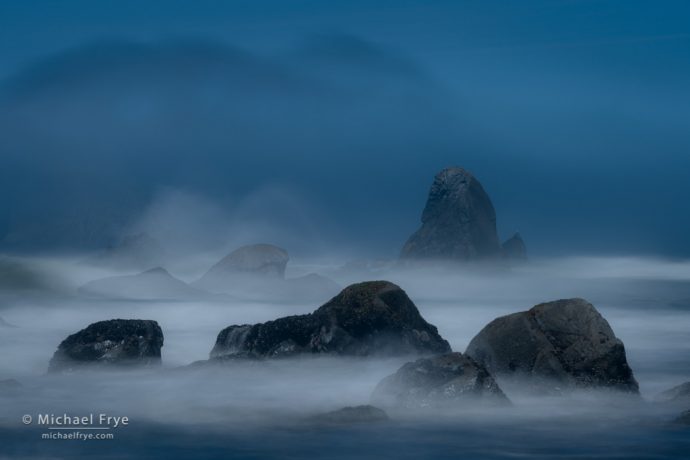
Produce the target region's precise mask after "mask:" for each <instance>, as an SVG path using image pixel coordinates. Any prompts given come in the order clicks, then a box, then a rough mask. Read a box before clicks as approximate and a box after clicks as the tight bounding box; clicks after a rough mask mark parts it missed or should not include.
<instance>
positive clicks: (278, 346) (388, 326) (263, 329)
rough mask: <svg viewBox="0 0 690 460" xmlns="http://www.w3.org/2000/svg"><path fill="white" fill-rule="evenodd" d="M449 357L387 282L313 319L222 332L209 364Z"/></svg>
mask: <svg viewBox="0 0 690 460" xmlns="http://www.w3.org/2000/svg"><path fill="white" fill-rule="evenodd" d="M448 351H450V346H449V345H448V342H446V341H445V340H444V339H443V338H442V337H441V336H440V335H439V334H438V331H437V329H436V327H434V326H432V325H431V324H429V323H427V322H426V321H425V320H424V318H422V316H421V315H420V314H419V310H417V307H416V306H415V305H414V303H412V301H411V300H410V299H409V297H407V294H406V293H405V291H403V290H402V289H400V288H399V287H398V286H396V285H395V284H393V283H390V282H388V281H369V282H365V283H359V284H353V285H351V286H348V287H347V288H345V289H344V290H343V291H342V292H340V294H338V295H337V296H335V297H334V298H333V299H331V300H330V301H329V302H327V303H326V304H325V305H323V306H322V307H320V308H319V309H317V310H316V311H315V312H313V313H311V314H307V315H296V316H288V317H285V318H280V319H277V320H275V321H269V322H266V323H262V324H255V325H242V326H230V327H228V328H225V329H223V330H222V331H221V332H220V334H218V339H217V340H216V345H215V346H214V347H213V350H212V351H211V358H223V357H228V356H248V357H260V358H273V357H284V356H292V355H299V354H305V353H306V354H312V353H326V354H335V355H349V356H370V355H391V356H396V355H406V354H431V353H445V352H448Z"/></svg>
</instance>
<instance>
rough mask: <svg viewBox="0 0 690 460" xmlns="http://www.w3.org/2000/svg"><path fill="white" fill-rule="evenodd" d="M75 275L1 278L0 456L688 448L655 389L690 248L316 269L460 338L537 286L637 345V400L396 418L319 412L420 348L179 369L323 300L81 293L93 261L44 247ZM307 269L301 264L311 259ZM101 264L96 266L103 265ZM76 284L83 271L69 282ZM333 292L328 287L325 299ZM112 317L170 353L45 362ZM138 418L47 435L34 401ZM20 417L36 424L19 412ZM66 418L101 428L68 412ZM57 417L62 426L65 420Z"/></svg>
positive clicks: (52, 265) (674, 326)
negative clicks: (375, 291)
mask: <svg viewBox="0 0 690 460" xmlns="http://www.w3.org/2000/svg"><path fill="white" fill-rule="evenodd" d="M43 263H44V266H45V267H46V269H47V271H48V272H51V271H52V272H58V273H60V274H61V276H62V279H63V280H65V279H66V280H67V282H66V284H65V285H66V286H67V288H64V289H62V290H59V291H57V292H51V293H48V294H46V293H45V292H42V293H37V292H36V293H34V292H25V293H23V294H21V295H17V294H16V293H10V292H5V293H3V296H2V302H3V304H2V307H0V317H2V318H3V319H4V320H5V321H6V322H7V323H10V324H11V325H13V326H16V327H3V328H1V329H0V349H1V350H2V354H0V379H7V378H14V379H16V380H18V381H19V382H21V384H22V386H21V387H20V388H16V389H2V390H0V458H13V459H14V458H18V459H19V458H31V459H39V458H40V459H44V458H51V459H52V458H65V459H70V458H117V459H120V458H125V459H139V458H161V459H172V458H180V459H186V458H252V459H264V458H281V459H282V458H295V459H302V458H319V459H320V458H337V459H341V458H342V459H350V458H396V459H397V458H415V459H417V458H430V459H432V458H433V459H439V458H440V459H444V458H468V459H475V458H487V459H494V458H496V459H498V458H506V459H508V458H510V459H513V458H549V459H551V458H564V459H581V458H620V459H628V458H649V459H663V458H690V428H689V427H687V426H685V427H684V426H681V425H676V424H674V423H672V421H673V419H674V418H676V417H677V416H678V415H679V414H680V413H681V412H682V411H684V410H687V409H690V407H676V406H674V405H671V406H669V405H663V404H659V403H657V402H655V401H654V396H655V395H656V394H658V393H659V392H660V391H663V390H665V389H668V388H670V387H672V386H675V385H677V384H680V383H682V382H685V381H690V263H687V262H682V261H668V260H656V259H645V258H568V259H551V260H537V261H531V262H530V263H528V264H525V265H522V266H518V267H512V268H510V269H493V268H487V267H483V268H481V267H480V268H477V267H475V268H473V269H462V270H461V269H453V270H448V269H443V270H442V269H435V270H431V269H426V270H419V269H415V270H412V269H408V270H400V269H388V270H384V271H382V272H378V273H363V272H359V273H357V272H347V273H345V272H342V271H338V270H334V269H333V267H334V266H337V264H331V265H319V266H314V265H309V269H310V270H311V269H317V270H318V271H320V272H322V273H324V274H327V275H329V276H331V277H333V278H334V279H335V280H336V281H337V282H339V283H340V284H341V285H343V286H344V285H346V284H348V283H351V282H356V281H361V280H365V279H380V278H385V279H389V280H391V281H393V282H396V283H397V284H399V285H400V286H401V287H403V289H405V290H406V292H407V293H408V295H409V296H410V297H411V298H412V300H413V301H414V302H415V304H416V305H417V306H418V308H419V309H420V312H421V313H422V315H423V316H424V317H425V318H426V319H427V321H429V322H431V323H432V324H435V325H436V326H437V327H438V329H439V332H440V333H441V335H443V336H444V337H445V338H446V339H447V340H448V341H449V342H450V343H451V346H452V347H453V349H454V350H456V351H464V349H465V347H466V346H467V344H468V343H469V341H470V340H471V339H472V337H473V336H474V335H475V334H476V333H477V332H478V331H479V330H480V329H481V328H482V327H483V326H484V325H485V324H486V323H488V322H489V321H491V320H492V319H494V318H495V317H497V316H500V315H504V314H507V313H512V312H515V311H521V310H525V309H528V308H530V307H531V306H533V305H534V304H537V303H539V302H544V301H549V300H555V299H559V298H566V297H575V296H577V297H583V298H586V299H587V300H589V301H590V302H592V303H593V304H594V305H595V306H596V307H597V308H598V310H599V311H600V312H601V313H602V315H604V317H605V318H607V320H608V321H609V323H610V324H611V326H612V328H613V329H614V331H615V333H616V335H617V336H618V337H619V338H621V339H622V340H623V342H624V343H625V346H626V351H627V355H628V361H629V363H630V365H631V367H632V368H633V370H634V373H635V376H636V378H637V380H638V382H639V383H640V392H641V395H642V397H641V398H628V397H621V396H620V395H615V394H611V393H608V392H594V391H589V392H579V393H575V394H572V395H568V396H564V397H535V396H525V395H521V394H510V393H509V394H508V396H509V397H510V398H511V400H512V402H513V404H512V406H510V407H474V408H448V410H446V411H444V412H443V413H439V412H433V411H427V412H417V413H395V412H390V413H389V415H390V416H391V419H390V420H389V421H386V422H378V423H367V424H360V425H343V426H333V425H322V424H315V423H312V422H310V420H309V418H310V417H311V416H313V415H315V414H319V413H322V412H326V411H330V410H335V409H338V408H341V407H343V406H352V405H360V404H367V403H369V397H370V395H371V392H372V390H373V389H374V387H375V386H376V384H377V383H378V382H379V381H380V380H381V379H382V378H383V377H385V376H386V375H389V374H391V373H392V372H394V371H395V370H396V369H397V368H398V367H400V365H402V364H403V363H404V362H406V361H408V359H400V358H396V359H348V358H342V359H338V358H323V357H322V358H309V359H294V360H281V361H273V362H255V363H231V364H228V365H226V366H222V367H205V366H197V367H194V368H192V369H189V368H182V369H180V368H179V366H185V365H187V364H189V363H191V362H194V361H198V360H203V359H206V358H207V356H208V352H209V351H210V349H211V347H212V346H213V343H214V341H215V337H216V335H217V334H218V332H219V331H220V330H221V329H222V328H224V327H226V326H228V325H230V324H242V323H252V322H258V321H265V320H269V319H274V318H276V317H279V316H284V315H289V314H297V313H306V312H310V311H312V310H314V309H315V308H316V307H318V306H319V304H320V303H322V302H316V303H306V302H298V301H294V300H291V299H286V300H285V301H284V302H276V301H275V300H270V301H268V300H267V301H257V300H255V299H253V300H252V299H247V300H243V299H242V297H241V296H240V297H237V298H234V299H216V300H212V301H210V300H208V299H206V300H200V301H184V302H173V301H163V300H161V301H146V302H139V301H117V300H108V299H101V300H94V299H84V298H81V297H79V296H77V295H76V294H75V292H74V290H73V288H74V287H76V285H78V284H79V283H81V282H84V281H85V280H87V279H89V277H90V276H91V277H93V276H95V275H93V274H90V273H89V272H88V270H85V269H84V268H83V267H81V268H74V267H75V265H74V264H73V261H71V260H50V261H43ZM305 267H306V264H305ZM99 276H101V274H99ZM70 283H71V284H70ZM326 300H327V299H324V302H325V301H326ZM111 318H141V319H155V320H157V321H158V322H159V323H160V325H161V327H162V329H163V332H164V334H165V344H164V347H163V365H162V366H161V368H160V369H152V370H140V371H130V372H85V373H78V374H70V375H46V374H45V371H46V368H47V364H48V361H49V359H50V357H51V356H52V353H53V352H54V351H55V348H56V347H57V345H58V344H59V343H60V341H61V340H62V339H64V338H65V337H66V336H67V335H69V334H71V333H73V332H76V331H78V330H79V329H82V328H83V327H85V326H87V325H88V324H89V323H92V322H94V321H98V320H104V319H111ZM101 413H103V414H108V415H111V416H117V417H128V419H129V423H128V424H127V425H126V426H119V427H117V428H110V429H109V430H103V431H104V432H107V433H110V434H112V436H113V439H100V440H96V439H91V440H76V439H42V435H43V434H44V433H46V432H48V430H47V428H46V427H45V426H38V425H37V424H36V421H37V417H38V415H39V414H55V415H61V414H68V415H71V416H85V415H89V414H94V415H95V416H96V417H98V414H101ZM25 415H31V416H32V419H33V420H32V423H31V424H29V425H26V424H24V423H23V422H22V417H23V416H25ZM68 428H69V429H68V430H60V431H62V432H64V433H70V432H72V431H75V432H76V431H79V432H81V433H84V432H89V431H88V430H82V429H81V428H80V427H74V429H73V430H72V428H71V427H68ZM55 431H57V430H55Z"/></svg>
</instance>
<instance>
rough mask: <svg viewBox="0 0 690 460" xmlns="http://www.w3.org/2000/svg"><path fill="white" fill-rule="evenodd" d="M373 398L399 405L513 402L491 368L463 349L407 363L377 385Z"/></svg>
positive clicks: (450, 406)
mask: <svg viewBox="0 0 690 460" xmlns="http://www.w3.org/2000/svg"><path fill="white" fill-rule="evenodd" d="M371 400H372V402H373V403H374V404H376V405H380V406H382V407H391V408H398V409H419V408H452V407H461V406H464V405H473V404H483V403H490V404H508V403H509V400H508V398H507V397H506V396H505V394H503V391H501V389H500V388H499V386H498V384H497V383H496V381H495V380H494V379H493V377H492V376H491V375H490V374H489V372H488V371H487V370H486V369H485V368H484V367H482V366H481V365H480V364H477V363H476V362H475V361H474V360H473V359H472V358H470V357H469V356H466V355H463V354H462V353H447V354H444V355H440V356H435V357H432V358H423V359H419V360H417V361H415V362H411V363H407V364H405V365H403V366H402V367H401V368H400V369H399V370H398V371H397V372H396V373H395V374H393V375H390V376H388V377H386V378H385V379H383V380H382V381H381V382H380V383H379V384H378V385H377V386H376V388H375V390H374V393H373V394H372V397H371Z"/></svg>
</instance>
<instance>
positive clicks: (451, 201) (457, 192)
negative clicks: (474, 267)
mask: <svg viewBox="0 0 690 460" xmlns="http://www.w3.org/2000/svg"><path fill="white" fill-rule="evenodd" d="M500 254H501V244H500V242H499V239H498V233H497V232H496V212H495V211H494V206H493V204H491V199H490V198H489V195H487V194H486V192H485V191H484V188H483V187H482V184H480V183H479V181H478V180H477V179H476V178H475V177H474V176H473V175H472V174H471V173H470V172H468V171H466V170H464V169H462V168H446V169H444V170H443V171H441V172H440V173H438V174H437V175H436V177H435V178H434V183H433V184H432V186H431V191H430V192H429V198H428V199H427V202H426V206H425V207H424V212H423V213H422V226H421V228H420V229H419V230H417V231H416V232H415V233H414V234H413V235H412V236H411V237H410V239H408V240H407V243H405V246H404V247H403V249H402V252H401V255H400V257H401V258H402V259H446V260H478V259H486V258H493V257H498V256H500Z"/></svg>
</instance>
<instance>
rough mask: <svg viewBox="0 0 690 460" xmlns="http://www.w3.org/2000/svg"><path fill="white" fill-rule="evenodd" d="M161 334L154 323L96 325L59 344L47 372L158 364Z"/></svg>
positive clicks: (117, 321) (135, 321)
mask: <svg viewBox="0 0 690 460" xmlns="http://www.w3.org/2000/svg"><path fill="white" fill-rule="evenodd" d="M162 346H163V331H162V330H161V328H160V326H159V325H158V323H157V322H156V321H151V320H140V319H112V320H108V321H99V322H97V323H93V324H91V325H89V326H88V327H87V328H86V329H82V330H81V331H79V332H77V333H75V334H72V335H70V336H69V337H67V338H66V339H65V340H63V341H62V343H60V346H58V349H57V351H56V352H55V354H54V355H53V358H52V359H51V360H50V366H49V367H48V372H69V371H73V370H77V369H79V368H83V367H85V366H89V365H99V366H107V367H115V366H118V367H131V366H137V365H139V366H140V365H158V364H160V362H161V347H162Z"/></svg>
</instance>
